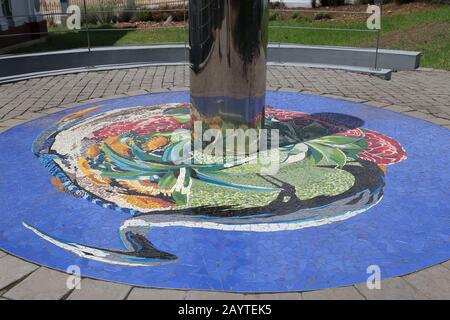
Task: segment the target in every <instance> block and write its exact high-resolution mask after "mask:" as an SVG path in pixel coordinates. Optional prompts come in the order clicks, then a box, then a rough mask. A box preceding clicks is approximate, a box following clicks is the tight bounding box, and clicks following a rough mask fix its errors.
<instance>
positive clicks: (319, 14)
mask: <svg viewBox="0 0 450 320" xmlns="http://www.w3.org/2000/svg"><path fill="white" fill-rule="evenodd" d="M324 19H331V16H330V14H329V13H326V12H316V13H315V14H314V20H324Z"/></svg>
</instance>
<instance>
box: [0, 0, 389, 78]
mask: <svg viewBox="0 0 450 320" xmlns="http://www.w3.org/2000/svg"><path fill="white" fill-rule="evenodd" d="M158 1H159V2H164V5H167V4H177V5H178V6H177V7H172V8H165V7H164V8H152V9H126V8H125V9H120V10H119V9H118V10H115V11H100V10H94V11H91V10H90V9H89V6H88V2H89V0H75V1H74V0H71V2H79V3H80V4H82V6H81V7H80V8H81V11H82V26H81V29H80V30H68V29H64V28H62V27H61V26H60V27H54V26H52V25H50V30H47V31H45V32H27V33H23V32H22V33H11V34H3V35H2V34H1V33H0V42H1V41H2V39H6V38H11V37H30V36H31V37H34V36H46V37H52V36H55V35H61V34H70V33H80V34H84V36H83V37H85V46H81V47H78V48H80V49H81V48H85V49H87V50H88V51H89V52H90V51H91V50H92V48H95V47H96V45H95V41H93V39H94V35H95V34H96V33H102V32H104V33H105V32H122V33H126V32H142V31H147V32H149V31H154V32H158V30H162V29H166V30H167V29H183V30H184V36H183V39H184V41H183V42H184V46H185V48H188V23H189V20H188V13H189V10H188V2H187V1H184V0H181V1H164V0H155V1H154V0H150V1H149V2H158ZM124 2H126V0H124ZM180 3H181V4H182V5H181V6H180ZM109 13H113V14H118V13H120V14H127V15H129V16H136V17H139V15H140V14H149V15H155V14H158V15H159V16H160V20H161V21H159V24H158V25H152V26H151V27H150V28H146V27H139V26H137V27H130V26H128V27H123V28H117V27H116V28H114V27H112V26H111V28H105V27H102V26H101V25H100V26H99V25H95V24H92V23H89V21H91V20H89V17H90V16H95V15H99V14H109ZM294 13H297V14H299V13H304V14H307V15H312V16H313V15H314V14H318V13H322V14H334V15H338V14H344V15H348V16H361V15H365V16H368V15H369V14H368V13H367V12H358V11H340V10H325V9H323V10H322V9H315V10H312V9H272V10H271V15H272V14H277V15H279V16H280V17H283V16H286V15H287V14H291V15H292V14H294ZM174 14H177V15H181V14H182V19H181V18H179V19H178V21H176V22H177V23H176V24H175V25H174V24H173V23H172V24H165V23H164V22H163V21H162V20H164V19H162V18H161V17H168V16H173V15H174ZM67 16H69V14H67V13H64V12H50V13H46V12H42V13H40V14H37V15H35V17H39V18H41V19H44V20H47V22H49V21H50V20H51V21H52V22H53V23H54V21H55V20H54V19H50V18H54V17H60V18H61V22H60V23H63V20H64V18H65V17H67ZM18 17H28V16H17V15H15V16H12V17H6V18H12V19H14V18H18ZM137 20H138V19H137ZM311 20H312V18H311ZM277 21H278V23H275V22H277ZM282 21H283V19H281V20H275V21H272V24H271V25H270V26H269V30H292V31H299V30H305V31H320V32H359V33H368V34H374V33H376V36H375V43H374V60H373V68H374V69H378V60H379V59H378V56H379V49H380V39H381V29H376V30H370V29H358V28H342V27H336V28H333V27H315V26H299V25H286V24H283V23H280V22H282ZM99 22H100V21H99ZM116 22H119V21H116ZM135 22H138V21H135ZM141 22H142V21H141ZM119 23H120V22H119ZM122 23H127V22H122ZM149 23H150V22H149ZM153 23H155V22H153ZM282 35H283V33H282V32H279V38H278V39H277V40H275V41H273V39H272V41H271V43H275V44H277V45H278V46H279V47H281V45H282V44H283V39H282ZM183 42H168V41H165V42H152V43H151V44H170V43H183ZM147 44H148V43H145V44H143V45H147ZM303 44H306V45H307V44H308V43H303ZM113 45H114V44H113ZM73 48H74V47H70V48H67V49H73ZM185 51H186V50H185ZM0 52H1V51H0ZM185 62H188V61H187V56H185Z"/></svg>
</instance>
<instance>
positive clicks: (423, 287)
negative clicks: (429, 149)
mask: <svg viewBox="0 0 450 320" xmlns="http://www.w3.org/2000/svg"><path fill="white" fill-rule="evenodd" d="M267 85H268V89H272V90H281V91H294V92H299V91H302V92H305V93H312V94H319V95H324V96H329V97H333V98H339V99H346V100H350V101H356V102H360V103H367V104H370V105H373V106H375V107H379V108H386V109H389V110H392V111H395V112H400V113H404V114H408V115H410V116H413V117H416V118H420V119H423V120H427V121H431V122H433V123H435V124H437V125H440V126H443V127H446V128H447V129H450V72H447V71H440V70H431V69H419V70H417V71H402V72H396V73H394V74H393V76H392V80H390V81H386V80H382V79H379V78H377V77H373V76H369V75H362V74H356V73H350V72H346V71H341V70H329V69H313V68H306V67H298V66H270V67H269V69H268V79H267ZM188 87H189V72H188V69H187V67H186V66H179V65H177V66H158V67H145V68H134V69H122V70H112V71H101V72H89V73H78V74H70V75H62V76H52V77H44V78H36V79H31V80H25V81H20V82H15V83H9V84H3V85H0V133H1V132H3V131H4V130H6V129H7V128H10V127H13V126H16V125H18V124H21V123H23V122H26V121H29V120H33V119H36V118H39V117H42V116H45V115H47V114H50V113H54V112H58V111H61V110H63V109H66V108H70V107H73V106H75V105H78V104H80V103H82V102H84V103H86V101H88V100H89V102H91V101H92V102H93V101H95V100H98V99H105V98H116V97H118V96H120V95H139V94H145V93H148V92H162V91H170V90H188ZM66 283H67V275H66V274H64V273H62V272H59V271H54V270H50V269H47V268H44V267H39V266H37V265H34V264H32V263H29V262H26V261H23V260H21V259H19V258H16V257H13V256H11V255H9V254H6V253H5V252H2V251H0V300H4V299H115V300H123V299H130V300H132V299H133V300H142V299H144V300H155V299H180V300H192V299H227V300H228V299H235V300H243V299H252V300H258V299H267V300H279V299H291V300H300V299H304V300H309V299H450V261H446V262H444V263H442V264H439V265H435V266H432V267H430V268H427V269H424V270H420V271H418V272H415V273H412V274H409V275H405V276H402V277H395V278H391V279H386V280H383V281H382V283H381V289H380V290H369V289H368V288H367V286H366V285H365V284H358V285H354V286H348V287H342V288H331V289H325V290H317V291H310V292H290V293H270V294H242V293H226V292H207V291H193V290H191V291H189V290H187V291H183V290H167V289H151V288H138V287H131V286H128V285H122V284H116V283H111V282H105V281H99V280H93V279H87V278H84V279H82V281H81V289H80V290H71V289H68V288H67V285H66Z"/></svg>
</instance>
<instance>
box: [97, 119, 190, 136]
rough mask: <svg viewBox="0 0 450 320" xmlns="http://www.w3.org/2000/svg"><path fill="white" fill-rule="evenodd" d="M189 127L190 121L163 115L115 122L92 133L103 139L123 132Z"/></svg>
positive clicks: (144, 132) (172, 129) (165, 130)
mask: <svg viewBox="0 0 450 320" xmlns="http://www.w3.org/2000/svg"><path fill="white" fill-rule="evenodd" d="M190 127H191V124H190V123H181V122H179V121H177V120H176V119H175V118H174V117H173V116H170V115H164V116H155V117H152V118H148V119H140V120H136V121H122V122H117V123H114V124H112V125H110V126H107V127H104V128H101V129H99V130H96V131H94V132H93V133H92V135H93V137H94V138H96V139H105V138H108V137H114V136H118V135H121V134H122V133H124V132H134V133H136V134H138V135H146V134H152V133H157V132H167V131H174V130H176V129H189V128H190Z"/></svg>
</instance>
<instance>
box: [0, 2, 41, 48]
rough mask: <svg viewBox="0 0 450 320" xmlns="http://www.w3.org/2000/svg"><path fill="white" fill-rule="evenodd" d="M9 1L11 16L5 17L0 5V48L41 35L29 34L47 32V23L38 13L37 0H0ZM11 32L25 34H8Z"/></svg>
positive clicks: (5, 14) (38, 3)
mask: <svg viewBox="0 0 450 320" xmlns="http://www.w3.org/2000/svg"><path fill="white" fill-rule="evenodd" d="M2 1H9V6H10V9H11V13H12V17H7V13H6V12H4V10H3V9H2V7H1V6H0V36H1V35H4V36H7V37H0V48H5V47H9V46H12V45H17V44H19V43H22V42H27V41H30V40H34V39H39V38H40V37H41V35H36V34H34V35H33V34H31V33H39V32H47V23H46V21H45V19H43V17H42V16H40V15H39V8H40V2H39V0H0V3H1V2H2ZM11 34H25V35H23V36H14V37H12V36H10V35H11Z"/></svg>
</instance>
